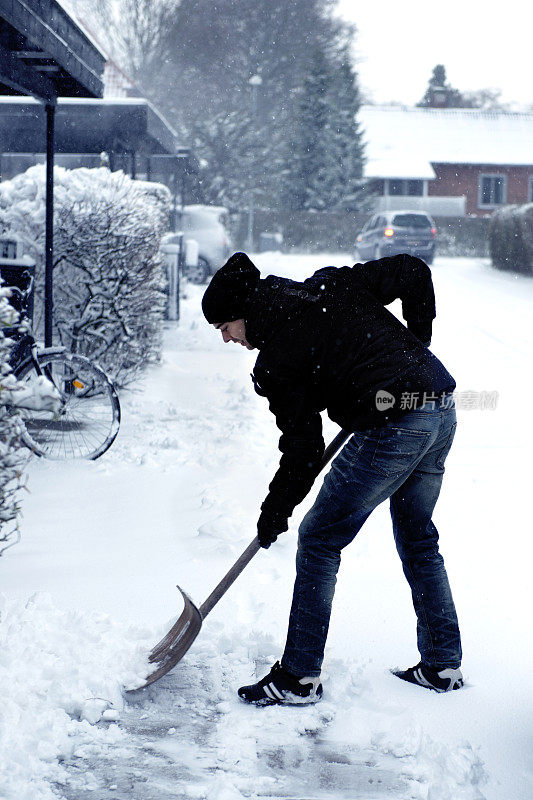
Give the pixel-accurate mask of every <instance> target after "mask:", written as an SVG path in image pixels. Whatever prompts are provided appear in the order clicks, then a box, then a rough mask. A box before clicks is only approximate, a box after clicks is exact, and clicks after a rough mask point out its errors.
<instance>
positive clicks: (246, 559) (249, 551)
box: [199, 431, 351, 619]
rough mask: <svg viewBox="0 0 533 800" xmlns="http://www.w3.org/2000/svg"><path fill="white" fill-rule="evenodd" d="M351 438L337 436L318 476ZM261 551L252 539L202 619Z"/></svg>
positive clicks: (343, 434) (207, 603)
mask: <svg viewBox="0 0 533 800" xmlns="http://www.w3.org/2000/svg"><path fill="white" fill-rule="evenodd" d="M349 436H351V433H348V432H347V431H340V432H339V433H338V434H337V435H336V436H335V438H334V439H333V441H332V442H331V443H330V444H329V445H328V446H327V447H326V449H325V450H324V455H323V456H322V461H321V462H320V467H319V470H318V473H317V475H318V474H319V473H320V472H322V470H323V469H324V467H325V466H326V465H327V464H328V463H329V462H330V461H331V459H332V458H333V456H334V455H335V453H336V452H337V450H339V449H340V448H341V447H342V445H343V444H344V442H345V441H346V439H348V437H349ZM260 549H261V545H260V544H259V539H258V538H257V536H256V537H255V538H254V539H252V541H251V542H250V544H249V545H248V547H247V548H246V550H245V551H244V552H243V554H242V555H241V556H239V558H238V559H237V561H236V562H235V564H234V565H233V566H232V567H231V569H230V570H229V571H228V572H227V573H226V575H224V577H223V578H222V580H221V581H220V583H219V584H218V586H215V588H214V589H213V591H212V592H211V594H210V595H209V597H208V598H207V600H206V601H205V602H204V603H202V605H201V606H200V609H199V611H200V614H201V615H202V619H205V618H206V617H207V615H208V614H209V612H210V611H211V610H212V609H213V608H214V607H215V606H216V604H217V603H218V601H219V600H220V598H221V597H222V596H223V595H224V594H226V592H227V591H228V589H229V587H230V586H231V584H232V583H233V582H234V581H235V580H237V578H238V577H239V575H240V574H241V572H242V571H243V569H244V568H245V567H246V566H247V565H248V564H249V563H250V561H251V560H252V558H253V557H254V556H255V555H256V553H258V552H259V550H260Z"/></svg>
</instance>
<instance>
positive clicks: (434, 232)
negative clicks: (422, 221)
mask: <svg viewBox="0 0 533 800" xmlns="http://www.w3.org/2000/svg"><path fill="white" fill-rule="evenodd" d="M436 233H437V229H436V228H432V229H431V235H432V236H435V235H436Z"/></svg>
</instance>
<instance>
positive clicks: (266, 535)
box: [257, 509, 289, 549]
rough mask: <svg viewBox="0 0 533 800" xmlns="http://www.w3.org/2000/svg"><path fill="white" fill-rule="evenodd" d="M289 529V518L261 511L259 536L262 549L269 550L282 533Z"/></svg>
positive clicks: (258, 523) (258, 527)
mask: <svg viewBox="0 0 533 800" xmlns="http://www.w3.org/2000/svg"><path fill="white" fill-rule="evenodd" d="M288 529H289V522H288V520H287V517H285V516H283V514H278V513H276V512H275V511H265V510H264V509H263V510H262V511H261V514H260V516H259V520H258V521H257V536H258V538H259V544H260V545H261V547H264V548H265V549H268V548H269V547H270V545H271V544H272V543H273V542H275V541H276V539H277V538H278V536H279V535H280V533H283V532H284V531H287V530H288Z"/></svg>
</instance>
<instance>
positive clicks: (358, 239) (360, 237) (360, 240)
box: [356, 234, 363, 242]
mask: <svg viewBox="0 0 533 800" xmlns="http://www.w3.org/2000/svg"><path fill="white" fill-rule="evenodd" d="M362 241H363V237H362V236H361V234H359V236H358V237H357V239H356V242H362Z"/></svg>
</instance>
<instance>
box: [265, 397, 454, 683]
mask: <svg viewBox="0 0 533 800" xmlns="http://www.w3.org/2000/svg"><path fill="white" fill-rule="evenodd" d="M446 402H447V403H448V405H449V402H450V401H449V398H448V400H447V401H446V400H445V401H437V402H436V403H429V404H426V405H424V406H422V407H421V408H419V409H417V410H415V411H408V412H406V413H405V414H404V415H403V416H402V417H401V418H400V419H399V420H397V421H394V422H390V423H388V424H387V425H385V426H384V427H383V428H380V429H376V430H368V431H364V432H356V433H354V434H353V436H352V437H351V438H350V440H349V441H348V443H347V444H346V445H345V447H344V448H343V449H342V451H341V453H340V455H338V456H337V458H335V460H334V461H333V463H332V465H331V469H330V471H329V472H328V474H327V475H326V477H325V479H324V483H323V485H322V488H321V489H320V492H319V494H318V496H317V499H316V501H315V503H314V505H313V507H312V508H311V509H310V511H309V512H308V513H307V514H306V516H305V517H304V519H303V522H302V524H301V526H300V530H299V537H298V552H297V555H296V582H295V585H294V594H293V600H292V607H291V613H290V619H289V631H288V635H287V643H286V646H285V652H284V654H283V658H282V661H281V663H282V665H283V666H284V667H285V669H287V670H288V671H289V672H291V673H292V674H294V675H298V676H304V675H309V676H316V675H319V674H320V670H321V666H322V661H323V658H324V647H325V644H326V638H327V634H328V627H329V619H330V615H331V604H332V601H333V595H334V592H335V583H336V581H337V572H338V569H339V565H340V560H341V550H342V549H343V547H346V545H348V544H350V542H352V541H353V539H354V538H355V536H356V535H357V533H358V532H359V530H360V529H361V527H362V525H363V523H364V522H365V520H366V519H367V518H368V516H369V515H370V514H371V513H372V511H373V510H374V509H375V508H376V506H378V505H379V504H380V503H382V502H383V501H384V500H386V499H387V498H390V512H391V517H392V526H393V531H394V539H395V542H396V548H397V550H398V554H399V556H400V558H401V561H402V565H403V571H404V574H405V577H406V578H407V581H408V582H409V586H410V587H411V593H412V597H413V605H414V609H415V613H416V617H417V642H418V649H419V651H420V656H421V659H422V661H423V663H424V664H426V665H427V666H429V667H432V668H434V669H444V668H445V667H452V668H456V667H459V666H460V663H461V638H460V634H459V625H458V622H457V614H456V612H455V606H454V603H453V598H452V593H451V590H450V585H449V583H448V577H447V575H446V569H445V567H444V561H443V558H442V556H441V555H440V553H439V547H438V538H439V535H438V531H437V529H436V527H435V525H434V524H433V522H432V521H431V515H432V513H433V509H434V508H435V504H436V502H437V498H438V496H439V492H440V487H441V484H442V478H443V475H444V461H445V459H446V456H447V455H448V452H449V450H450V447H451V446H452V441H453V437H454V434H455V426H456V424H457V423H456V416H455V409H454V408H453V406H452V407H446Z"/></svg>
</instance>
